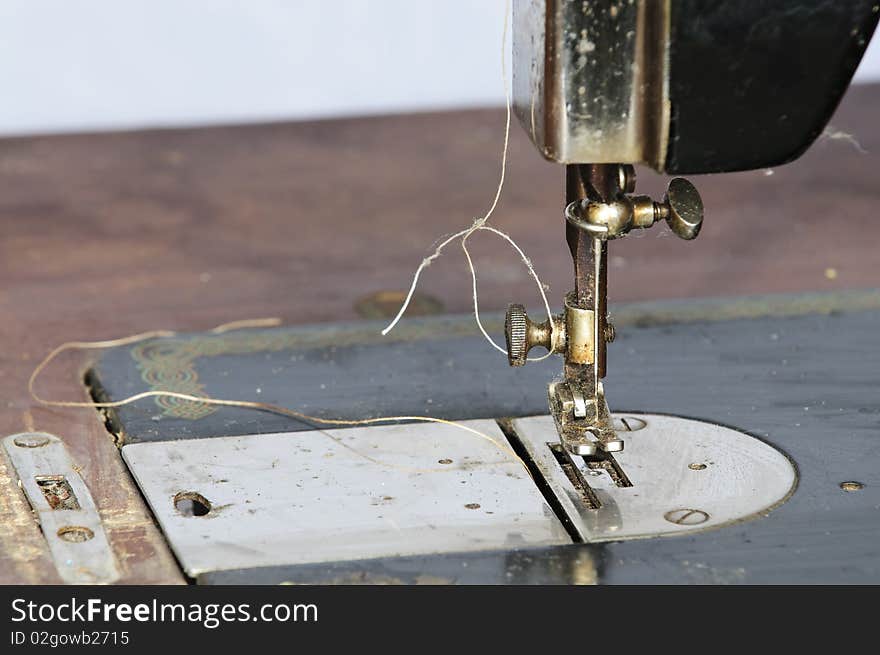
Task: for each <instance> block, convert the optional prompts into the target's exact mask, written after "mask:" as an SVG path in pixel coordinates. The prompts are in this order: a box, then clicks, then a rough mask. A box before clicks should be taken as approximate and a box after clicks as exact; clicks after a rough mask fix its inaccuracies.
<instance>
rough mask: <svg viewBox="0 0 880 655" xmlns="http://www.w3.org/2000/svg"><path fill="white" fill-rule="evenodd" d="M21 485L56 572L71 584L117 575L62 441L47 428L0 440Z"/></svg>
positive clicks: (101, 581) (86, 492)
mask: <svg viewBox="0 0 880 655" xmlns="http://www.w3.org/2000/svg"><path fill="white" fill-rule="evenodd" d="M3 446H4V448H5V449H6V452H7V454H8V455H9V459H10V460H11V461H12V466H13V467H14V468H15V472H16V474H17V475H18V479H19V484H20V485H21V488H22V490H23V491H24V493H25V495H26V496H27V499H28V502H30V504H31V507H32V508H33V510H34V512H35V513H36V515H37V519H38V520H39V522H40V527H41V528H42V530H43V534H44V535H45V537H46V541H47V542H48V544H49V551H50V552H51V553H52V559H53V560H54V562H55V566H56V568H57V569H58V574H59V575H60V576H61V578H62V579H63V580H64V581H65V582H67V583H69V584H109V583H111V582H114V581H115V580H117V579H118V578H119V570H118V569H117V567H116V559H115V558H114V556H113V551H112V550H111V549H110V544H109V543H108V541H107V536H106V534H105V533H104V528H103V526H102V525H101V517H100V516H99V514H98V510H97V508H96V507H95V503H94V501H93V500H92V495H91V494H90V493H89V489H88V487H86V485H85V483H84V482H83V480H82V478H81V477H80V475H79V473H77V472H76V471H75V470H74V467H73V463H72V462H71V461H70V457H69V456H68V454H67V449H66V448H65V447H64V443H63V442H62V441H61V440H60V439H59V438H58V437H56V436H54V435H51V434H47V433H45V432H24V433H21V434H13V435H12V436H9V437H6V438H5V439H3Z"/></svg>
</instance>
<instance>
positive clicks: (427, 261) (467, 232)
mask: <svg viewBox="0 0 880 655" xmlns="http://www.w3.org/2000/svg"><path fill="white" fill-rule="evenodd" d="M509 18H510V2H509V0H508V2H507V3H506V4H505V12H504V31H503V33H502V38H501V77H502V81H503V83H504V99H505V109H506V116H505V121H504V146H503V148H502V152H501V174H500V176H499V180H498V187H497V188H496V190H495V197H494V198H493V199H492V204H491V205H490V206H489V209H488V211H487V212H486V213H485V214H484V215H483V216H481V217H479V218H476V219H474V222H473V224H472V225H471V226H470V227H469V228H466V229H464V230H461V231H459V232H456V233H455V234H453V235H452V236H450V237H447V238H446V239H445V240H444V241H442V242H441V243H440V245H438V246H437V247H436V248H435V249H434V252H433V253H431V254H430V255H429V256H428V257H425V258H424V259H423V260H422V262H421V263H420V264H419V267H418V268H417V269H416V272H415V274H414V275H413V279H412V284H410V287H409V291H408V292H407V294H406V298H404V301H403V303H402V304H401V306H400V310H399V311H398V312H397V315H396V316H395V317H394V318H393V319H392V320H391V322H390V323H389V324H388V325H387V326H386V327H385V329H384V330H382V336H385V335H387V334H388V333H389V332H391V330H393V329H394V327H395V326H396V325H397V323H398V322H400V319H401V318H403V315H404V313H405V312H406V310H407V308H408V307H409V304H410V302H411V301H412V297H413V294H414V293H415V291H416V288H417V287H418V284H419V278H420V277H421V275H422V271H424V270H425V269H426V268H427V267H428V266H430V265H431V263H432V262H433V261H434V260H435V259H437V258H438V257H439V256H440V254H441V253H442V252H443V249H444V248H445V247H446V246H447V245H449V244H450V243H452V242H453V241H455V240H456V239H459V238H460V239H461V248H462V251H463V252H464V256H465V259H466V260H467V264H468V270H469V271H470V274H471V282H472V289H473V301H474V319H475V320H476V322H477V327H478V328H479V329H480V332H481V333H482V334H483V336H484V337H485V338H486V340H487V341H488V342H489V343H490V344H491V345H492V346H493V347H494V348H495V349H496V350H499V351H500V352H502V353H504V354H505V355H506V354H507V349H505V348H502V347H501V346H499V345H498V344H497V343H495V340H494V339H492V337H491V336H489V333H488V332H487V331H486V329H485V327H484V326H483V322H482V321H481V320H480V307H479V299H478V298H479V296H478V294H477V272H476V269H475V268H474V263H473V259H472V258H471V255H470V252H469V251H468V249H467V240H468V239H469V238H470V236H471V235H472V234H473V233H474V232H477V231H479V230H487V231H489V232H492V233H493V234H496V235H498V236H500V237H501V238H503V239H504V240H506V241H507V242H508V243H509V244H510V245H511V247H513V249H514V250H516V252H517V253H518V254H519V255H520V257H521V258H522V260H523V263H524V264H525V265H526V268H527V269H528V271H529V274H530V275H531V276H532V278H533V279H534V280H535V284H537V285H538V293H540V294H541V300H542V301H543V303H544V308H545V309H546V310H547V318H548V320H550V323H551V325H552V324H553V321H552V313H551V311H550V303H549V301H548V300H547V294H546V292H545V291H544V284H543V283H542V282H541V279H540V278H539V277H538V274H537V272H536V271H535V268H534V266H533V265H532V262H531V260H529V258H528V257H526V255H525V253H524V252H523V250H522V248H520V247H519V245H518V244H517V243H516V242H515V241H514V240H513V238H512V237H511V236H510V235H508V234H506V233H505V232H502V231H501V230H498V229H496V228H494V227H490V226H487V225H486V224H487V223H488V221H489V218H490V217H491V216H492V214H493V213H494V212H495V208H496V207H497V206H498V201H499V200H500V198H501V191H502V190H503V188H504V180H505V177H506V174H507V156H508V152H509V146H510V115H511V107H510V105H511V102H510V85H509V81H508V78H507V57H506V48H507V28H508V23H509ZM551 354H552V353H550V352H548V353H547V354H546V355H543V356H541V357H535V358H529V360H530V361H540V360H542V359H546V358H547V357H549V356H550V355H551Z"/></svg>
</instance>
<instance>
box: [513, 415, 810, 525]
mask: <svg viewBox="0 0 880 655" xmlns="http://www.w3.org/2000/svg"><path fill="white" fill-rule="evenodd" d="M512 425H513V428H514V430H515V432H516V435H517V437H518V438H519V440H520V441H521V443H522V444H523V446H524V447H525V449H526V450H527V451H528V453H529V455H530V457H531V459H532V460H533V461H534V463H535V464H536V466H537V467H538V469H539V471H540V472H541V474H542V476H543V477H544V478H545V479H546V481H547V482H548V484H549V487H550V490H551V492H552V493H553V495H554V496H555V498H556V500H557V501H558V503H559V504H560V505H561V506H562V509H563V511H564V512H565V514H566V515H568V517H569V518H570V519H571V521H572V523H573V524H574V527H575V529H576V530H577V533H578V534H579V536H580V537H581V538H582V539H583V540H584V541H588V542H601V541H620V540H625V539H638V538H644V537H657V536H664V535H674V534H681V533H686V532H695V531H701V530H707V529H711V528H717V527H720V526H723V525H726V524H729V523H732V522H736V521H742V520H746V519H749V518H756V517H758V516H761V515H763V514H764V513H766V512H767V511H769V510H770V509H772V508H774V507H775V506H777V505H779V504H781V503H782V502H784V501H785V500H787V499H788V497H789V496H790V495H791V493H792V492H793V491H794V488H795V486H796V484H797V473H796V471H795V468H794V466H793V465H792V463H791V460H789V458H788V457H786V456H785V455H784V454H783V453H781V452H780V451H778V450H777V449H775V448H773V447H772V446H770V445H768V444H767V443H765V442H763V441H761V440H760V439H756V438H755V437H752V436H750V435H748V434H745V433H743V432H739V431H737V430H733V429H730V428H726V427H722V426H719V425H715V424H712V423H705V422H702V421H695V420H691V419H684V418H679V417H675V416H662V415H656V414H632V415H625V416H617V417H615V427H616V428H617V430H618V431H619V433H620V434H621V436H622V437H623V438H624V440H625V441H626V449H625V450H624V451H623V452H619V453H614V455H613V459H611V460H610V461H612V462H614V461H616V463H617V465H618V466H619V467H620V469H621V470H622V471H623V473H624V474H625V476H626V478H628V481H629V482H631V483H632V486H620V484H621V482H622V481H621V480H620V478H619V476H615V475H612V471H611V470H610V469H612V468H613V467H609V466H608V464H606V465H604V466H595V465H594V466H593V467H591V466H590V465H589V464H588V463H587V461H586V460H584V458H582V457H576V456H572V457H571V460H570V461H571V462H572V463H574V464H575V465H577V466H578V468H579V473H580V474H581V475H577V474H574V475H571V476H569V475H566V473H565V472H564V470H563V468H562V467H561V466H560V462H559V458H558V456H557V455H556V454H554V452H553V450H552V449H551V447H550V446H549V445H548V444H551V443H554V442H556V441H558V437H557V433H556V426H555V424H554V423H553V419H552V418H551V417H550V416H534V417H528V418H522V419H516V420H514V421H513V424H512ZM615 477H617V478H618V479H617V480H615ZM571 478H574V479H575V480H578V479H582V480H586V481H587V483H588V485H589V487H590V490H592V492H593V494H592V496H591V497H593V498H595V499H596V500H598V502H599V504H600V506H599V508H598V509H591V508H590V507H589V506H588V504H587V503H586V502H585V500H584V498H585V493H584V491H583V490H582V489H579V488H577V486H576V484H575V483H574V482H572V479H571ZM623 482H624V483H625V481H623ZM586 495H589V493H588V494H586Z"/></svg>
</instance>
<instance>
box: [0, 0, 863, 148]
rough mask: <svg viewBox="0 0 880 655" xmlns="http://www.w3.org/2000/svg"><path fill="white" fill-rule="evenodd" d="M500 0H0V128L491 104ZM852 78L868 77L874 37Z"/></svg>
mask: <svg viewBox="0 0 880 655" xmlns="http://www.w3.org/2000/svg"><path fill="white" fill-rule="evenodd" d="M503 15H504V0H287V1H283V0H238V1H232V0H149V1H147V0H2V2H0V90H2V91H0V98H2V102H0V134H28V133H45V132H61V131H79V130H96V129H124V128H137V127H153V126H169V125H193V124H212V123H236V122H244V121H264V120H283V119H297V118H305V117H323V116H342V115H351V114H362V113H388V112H399V111H411V110H428V109H433V108H449V107H472V106H484V105H497V104H500V103H501V102H503V97H504V96H503V87H502V85H501V78H500V70H501V69H500V43H501V28H502V20H503ZM856 79H857V80H858V81H869V80H880V43H878V39H874V42H873V43H872V45H871V47H870V48H869V50H868V53H867V55H866V57H865V59H864V60H863V62H862V65H861V68H860V69H859V71H858V73H857V74H856Z"/></svg>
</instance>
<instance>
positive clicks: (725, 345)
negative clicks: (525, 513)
mask: <svg viewBox="0 0 880 655" xmlns="http://www.w3.org/2000/svg"><path fill="white" fill-rule="evenodd" d="M441 332H442V330H441ZM423 334H424V335H425V336H426V339H425V340H423V341H420V340H418V339H410V338H406V339H402V340H398V341H394V342H387V341H386V342H382V341H377V340H373V342H372V343H368V344H365V345H364V344H362V345H355V344H349V345H344V346H339V347H336V348H335V349H330V348H328V347H326V346H320V345H313V346H312V347H310V348H308V349H306V350H303V351H296V352H294V351H289V352H288V351H282V352H279V353H275V354H272V355H271V356H254V355H248V356H232V355H225V356H222V357H217V358H207V359H206V360H205V361H199V362H198V371H199V375H200V377H203V378H204V380H205V381H206V384H207V391H208V392H209V393H215V394H217V395H219V396H223V395H229V396H235V397H242V396H246V395H247V394H246V393H243V391H250V390H251V388H252V387H253V388H256V386H259V385H262V393H261V394H259V395H256V394H255V395H253V396H251V397H254V398H256V399H262V400H271V401H274V402H282V403H284V404H287V405H289V406H293V407H297V408H299V409H304V410H306V411H313V412H322V413H325V414H327V415H329V414H330V412H331V411H332V412H333V413H334V414H335V415H342V416H351V417H356V416H363V415H365V414H368V415H377V414H385V413H395V414H400V413H409V412H419V413H428V412H430V413H432V414H433V415H436V416H447V417H451V418H473V417H478V416H503V415H518V414H519V415H524V414H533V413H540V412H544V411H546V410H545V405H544V402H545V401H544V393H545V385H546V382H547V380H548V379H550V377H552V376H553V375H554V374H556V371H557V367H558V362H553V363H550V362H544V363H542V364H541V365H531V364H530V365H528V366H526V367H525V368H524V369H516V370H514V369H509V368H508V367H507V366H506V364H505V361H504V359H503V357H500V356H499V355H498V354H497V353H495V352H493V351H492V350H491V349H489V348H488V347H487V346H486V345H485V343H483V342H482V341H481V340H480V338H478V337H474V336H453V337H448V338H441V337H439V336H438V335H437V334H436V333H434V332H433V330H432V329H425V330H424V331H423ZM619 334H620V336H619V337H618V340H617V341H616V342H615V343H614V344H613V345H612V346H611V349H610V353H609V377H608V378H607V380H606V390H607V395H608V399H609V403H610V404H611V406H612V409H614V410H619V411H625V410H630V411H636V410H638V411H644V412H659V413H673V414H680V415H682V416H688V417H693V418H699V419H703V420H708V421H715V422H719V423H723V424H727V425H731V426H735V427H738V428H740V429H743V430H746V431H748V432H751V433H753V434H756V435H758V436H760V437H762V438H765V439H766V440H767V441H769V442H770V443H772V444H774V445H776V446H777V447H779V448H781V449H782V450H784V451H785V452H786V453H788V454H789V455H790V456H791V457H792V458H793V459H794V461H795V462H796V464H797V466H798V469H799V472H800V483H799V487H798V489H797V491H796V493H795V494H794V496H793V497H792V498H791V499H790V500H789V501H788V502H787V503H786V504H784V505H783V506H782V507H780V508H778V509H776V510H775V511H774V512H772V513H771V514H770V516H769V517H767V518H762V519H759V520H755V521H749V522H746V523H742V524H739V525H733V526H729V527H726V528H722V529H719V530H715V531H711V532H706V533H702V534H695V535H693V536H689V537H674V538H661V539H651V540H644V541H632V542H621V543H614V544H607V545H604V546H601V547H592V546H591V547H586V546H575V547H573V548H572V549H571V552H573V553H576V552H578V551H579V550H580V549H585V548H586V549H587V552H589V553H590V554H591V556H593V557H594V559H595V565H596V569H597V571H598V572H599V573H598V575H599V578H600V580H601V581H602V582H609V583H642V582H645V583H675V582H723V583H728V582H729V583H762V582H779V583H783V582H784V583H800V582H804V583H816V582H837V583H865V582H874V583H880V348H878V345H880V311H877V310H868V311H846V310H845V309H844V310H842V311H841V310H840V309H839V308H838V309H835V310H834V311H832V312H831V313H830V314H824V315H815V314H808V315H793V316H791V315H789V316H765V317H759V318H748V319H736V320H723V321H714V322H713V321H709V320H705V321H696V322H690V323H686V324H679V325H676V324H662V325H646V326H642V327H630V328H627V329H623V330H619ZM292 358H293V359H292ZM277 369H280V370H278V372H276V373H274V374H272V373H271V371H273V370H277ZM98 377H99V378H100V380H101V382H102V383H103V384H104V386H105V387H106V388H107V389H108V390H109V392H110V396H111V397H117V396H118V394H119V393H120V392H122V393H128V392H130V391H136V390H141V389H142V388H143V383H140V386H139V385H138V383H136V382H134V380H138V381H139V377H138V376H137V375H136V372H135V368H134V364H133V360H132V359H131V356H130V354H129V353H128V352H127V351H122V350H120V351H118V352H115V353H111V354H110V355H109V356H108V357H106V358H105V359H104V360H102V362H101V364H100V366H99V368H98ZM321 383H323V384H325V385H326V389H321V390H320V391H321V393H319V392H318V389H319V385H320V384H321ZM270 390H271V391H270ZM429 398H430V399H431V400H432V401H433V402H431V403H428V399H429ZM158 412H159V409H158V408H157V407H156V406H155V405H153V404H152V403H147V404H146V405H143V406H140V407H138V408H135V409H133V410H128V411H123V412H120V414H119V419H118V420H119V421H120V422H121V424H122V427H123V428H124V431H125V432H126V433H127V434H128V437H129V438H130V439H133V440H136V439H144V438H146V439H150V438H155V436H156V435H161V436H162V437H164V438H180V437H186V436H209V434H210V433H215V434H243V433H246V432H249V431H262V432H267V431H274V430H278V429H299V428H300V427H301V426H295V425H292V424H290V423H284V422H280V423H279V422H278V418H277V417H273V416H271V415H268V414H265V415H264V414H256V413H252V412H251V413H248V412H234V411H233V412H229V413H224V412H227V410H222V411H221V412H217V413H216V414H212V415H211V416H210V417H207V418H205V419H201V420H199V421H189V422H187V421H183V420H181V419H166V418H162V419H160V420H158V421H157V420H153V419H152V416H155V415H157V414H158ZM151 435H152V436H151ZM848 480H856V481H859V482H861V483H863V484H864V488H863V489H862V490H860V491H855V492H845V491H843V490H841V489H840V486H839V485H840V483H841V482H843V481H848ZM510 556H511V553H500V554H495V555H494V556H493V555H491V554H481V555H461V556H460V555H455V554H445V555H444V554H441V555H438V556H437V561H436V562H434V563H433V564H430V565H429V564H427V563H425V562H424V561H422V563H421V564H418V566H422V567H423V568H424V571H425V572H426V573H429V572H431V571H439V573H437V575H438V576H439V577H449V576H444V575H443V571H446V572H447V573H448V572H449V566H447V564H448V562H450V561H452V562H455V563H456V564H455V566H461V562H462V561H470V560H473V561H474V562H475V566H476V562H477V561H478V560H479V561H480V562H482V564H481V565H480V566H478V567H477V569H479V570H480V571H482V572H483V574H482V575H476V574H469V576H468V577H467V578H466V579H462V580H457V581H459V582H505V581H510V580H509V579H508V578H509V576H507V575H506V573H507V569H506V568H505V565H504V562H505V561H506V559H507V558H509V557H510ZM493 557H494V558H495V559H494V560H493V559H492V558H493ZM553 557H565V556H560V555H557V554H554V555H553ZM577 557H579V558H580V557H582V555H577ZM444 561H446V562H447V564H444ZM578 561H580V560H578ZM487 562H489V563H487ZM338 566H341V567H342V572H343V573H344V575H355V574H356V573H357V571H361V573H363V574H366V573H369V572H370V571H372V572H382V571H384V572H385V573H388V574H389V575H390V574H391V573H389V571H391V572H393V571H395V570H397V571H398V573H401V572H402V573H403V574H405V573H406V571H408V570H410V569H411V568H412V567H410V569H407V568H406V563H404V562H402V561H397V563H396V564H395V563H393V562H389V561H385V562H371V563H370V562H367V563H363V564H362V565H359V564H351V563H348V564H345V565H338ZM395 567H397V568H395ZM400 567H403V568H400ZM444 567H445V568H444ZM331 569H332V567H331ZM331 569H328V570H326V571H324V570H321V568H320V567H317V568H316V567H311V568H310V569H309V570H310V571H311V572H312V573H311V575H313V576H314V577H315V581H320V580H319V579H318V578H322V577H326V575H329V573H332V570H336V571H337V572H339V569H338V567H337V568H336V569H332V570H331ZM475 570H476V569H475ZM536 570H540V569H536ZM563 570H565V569H564V567H562V568H560V567H556V568H555V569H553V571H552V572H551V573H547V574H546V575H545V577H544V580H545V581H547V582H559V581H563V580H564V579H565V576H564V575H563V576H562V577H560V575H559V571H563ZM328 571H329V572H328ZM410 572H411V571H410ZM249 575H251V574H247V573H244V572H242V573H238V574H225V573H224V574H211V575H210V576H206V577H205V580H204V581H233V580H237V581H239V582H246V581H249V580H250V579H253V580H260V581H267V579H271V578H272V576H273V575H275V576H276V577H278V578H280V579H286V578H290V577H292V576H295V575H298V576H303V575H305V576H306V577H308V575H310V574H307V572H306V569H302V570H300V571H299V573H297V572H295V571H292V570H285V569H284V568H283V567H282V568H281V569H279V570H276V571H275V572H274V573H271V572H267V571H263V572H254V573H253V574H252V575H253V578H249V577H248V576H249ZM267 576H268V578H267ZM331 577H332V576H331ZM396 577H401V576H400V575H397V576H396ZM404 577H405V575H404ZM538 578H540V576H538ZM297 579H299V578H297ZM530 580H531V579H530Z"/></svg>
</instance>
